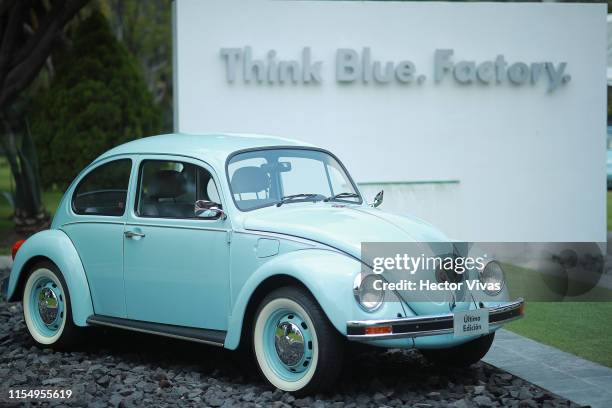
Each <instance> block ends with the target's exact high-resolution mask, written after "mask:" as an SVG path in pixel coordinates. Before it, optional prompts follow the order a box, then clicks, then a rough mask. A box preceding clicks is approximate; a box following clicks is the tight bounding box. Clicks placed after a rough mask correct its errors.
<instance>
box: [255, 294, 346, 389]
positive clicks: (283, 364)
mask: <svg viewBox="0 0 612 408" xmlns="http://www.w3.org/2000/svg"><path fill="white" fill-rule="evenodd" d="M253 351H254V353H255V358H256V360H257V364H258V366H259V369H260V370H261V372H262V374H263V375H264V377H265V378H266V379H267V380H268V382H270V384H272V385H273V386H275V387H276V388H278V389H280V390H283V391H288V392H293V393H296V394H307V393H312V392H316V391H320V390H322V389H324V388H327V387H329V386H331V385H332V384H333V383H334V381H335V380H336V378H337V376H338V374H339V372H340V369H341V367H342V360H343V342H342V339H341V337H340V335H339V334H338V333H337V331H336V329H335V328H334V327H333V326H332V325H331V323H330V322H329V320H328V319H327V316H325V314H324V313H323V310H322V309H321V307H320V306H319V304H318V303H317V302H316V300H315V299H313V297H312V296H311V295H310V294H309V293H308V292H306V291H305V290H303V289H300V288H296V287H284V288H280V289H277V290H275V291H274V292H272V293H270V294H269V295H268V296H266V298H265V299H264V300H263V301H262V303H261V305H260V306H259V309H258V310H257V313H256V315H255V322H254V330H253Z"/></svg>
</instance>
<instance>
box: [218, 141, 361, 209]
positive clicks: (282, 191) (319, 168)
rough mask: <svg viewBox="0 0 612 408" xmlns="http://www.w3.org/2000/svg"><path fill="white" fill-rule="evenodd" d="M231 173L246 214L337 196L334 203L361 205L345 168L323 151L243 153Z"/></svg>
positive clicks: (231, 166) (239, 204)
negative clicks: (284, 203)
mask: <svg viewBox="0 0 612 408" xmlns="http://www.w3.org/2000/svg"><path fill="white" fill-rule="evenodd" d="M227 172H228V177H229V182H230V188H231V192H232V196H233V198H234V202H235V203H236V206H237V207H238V209H240V210H242V211H248V210H253V209H255V208H261V207H266V206H269V205H273V204H279V203H281V202H288V201H284V200H283V199H285V200H287V199H288V198H289V199H295V201H321V200H324V199H329V198H330V197H334V196H337V197H334V198H333V200H334V201H343V202H351V203H361V197H360V196H359V193H358V192H357V189H356V188H355V186H354V184H353V182H352V181H351V179H350V177H349V176H348V174H347V173H346V171H345V170H344V168H343V166H342V165H341V164H340V163H339V162H338V161H337V160H336V159H335V158H334V157H332V156H331V155H330V154H329V153H326V152H324V151H320V150H311V149H289V148H287V149H284V148H283V149H260V150H252V151H248V152H244V153H239V154H237V155H235V156H233V157H232V158H231V159H230V161H229V163H228V166H227ZM342 193H347V194H342ZM339 194H340V196H338V195H339ZM294 195H295V196H296V197H291V196H294Z"/></svg>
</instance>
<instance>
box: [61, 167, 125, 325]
mask: <svg viewBox="0 0 612 408" xmlns="http://www.w3.org/2000/svg"><path fill="white" fill-rule="evenodd" d="M131 169H132V160H131V159H129V158H119V159H115V160H107V161H105V162H102V163H101V164H99V165H97V166H96V167H94V168H93V169H91V170H90V171H89V172H87V173H86V174H85V175H84V176H83V177H81V179H80V180H79V181H78V182H77V184H76V187H75V188H74V189H73V191H72V195H71V198H70V200H71V201H70V209H69V211H70V212H71V213H72V214H73V218H72V219H71V221H70V222H68V223H66V224H63V225H61V226H60V229H61V230H63V231H64V232H65V233H66V234H67V235H68V236H69V237H70V240H71V241H72V243H73V244H74V246H75V248H76V250H77V252H78V253H79V256H80V257H81V261H82V262H83V267H84V269H85V273H86V274H87V281H88V283H89V289H90V291H91V297H92V302H93V307H94V310H95V312H96V314H99V315H104V316H112V317H126V308H125V292H124V285H123V231H124V225H125V220H126V214H125V213H126V211H125V209H126V202H127V195H128V186H129V181H130V173H131Z"/></svg>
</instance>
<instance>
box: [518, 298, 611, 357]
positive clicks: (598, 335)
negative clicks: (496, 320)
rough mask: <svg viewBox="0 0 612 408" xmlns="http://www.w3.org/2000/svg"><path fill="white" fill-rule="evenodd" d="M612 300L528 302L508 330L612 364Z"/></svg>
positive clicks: (578, 354) (569, 351)
mask: <svg viewBox="0 0 612 408" xmlns="http://www.w3.org/2000/svg"><path fill="white" fill-rule="evenodd" d="M611 322H612V302H565V303H559V302H527V304H526V306H525V317H524V318H523V319H521V320H518V321H515V322H512V323H510V324H508V325H507V326H506V328H507V329H508V330H511V331H513V332H515V333H518V334H521V335H523V336H526V337H529V338H530V339H533V340H536V341H539V342H541V343H544V344H548V345H551V346H553V347H556V348H558V349H561V350H563V351H567V352H568V353H572V354H575V355H577V356H580V357H582V358H585V359H587V360H591V361H595V362H596V363H600V364H603V365H606V366H608V367H612V324H611Z"/></svg>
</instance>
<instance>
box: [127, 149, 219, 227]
mask: <svg viewBox="0 0 612 408" xmlns="http://www.w3.org/2000/svg"><path fill="white" fill-rule="evenodd" d="M138 185H139V191H138V198H137V202H136V213H137V214H138V216H140V217H157V218H195V202H196V201H197V200H206V201H214V202H217V203H218V202H219V201H220V200H219V194H218V193H217V187H216V186H215V182H214V180H213V178H212V176H211V174H210V173H209V172H208V171H206V170H204V169H203V168H201V167H198V166H195V165H193V164H190V163H183V162H177V161H165V160H145V161H143V162H142V164H141V165H140V176H139V184H138ZM219 207H220V205H219Z"/></svg>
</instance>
